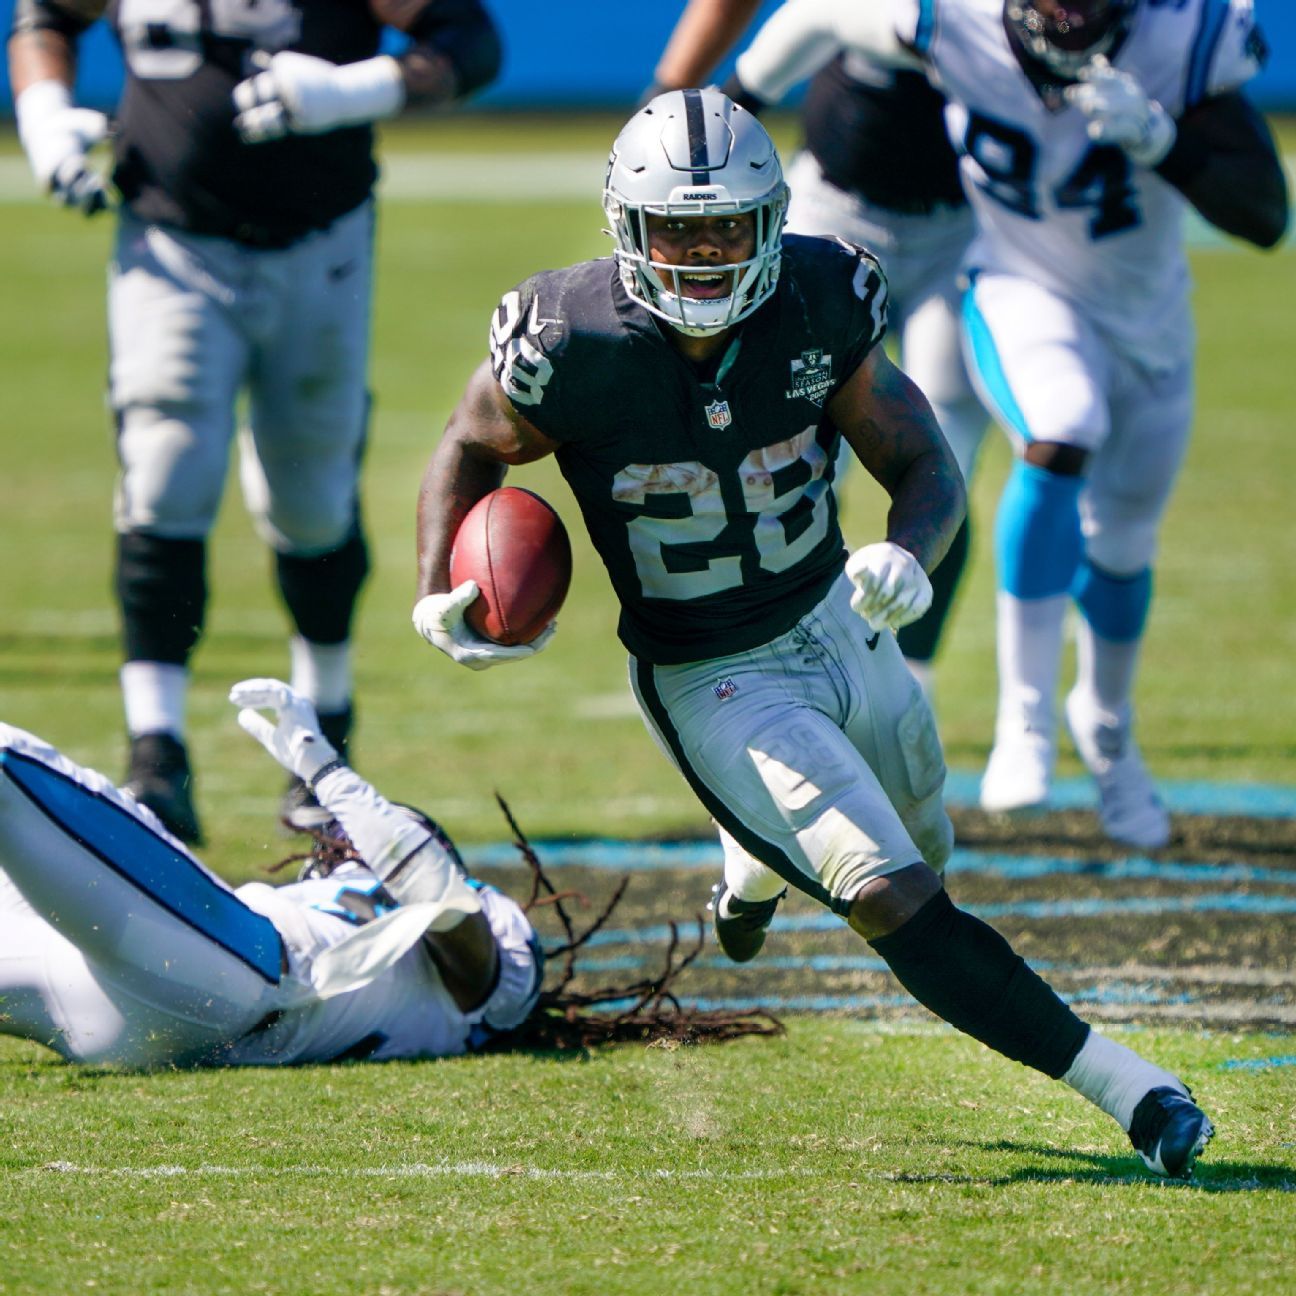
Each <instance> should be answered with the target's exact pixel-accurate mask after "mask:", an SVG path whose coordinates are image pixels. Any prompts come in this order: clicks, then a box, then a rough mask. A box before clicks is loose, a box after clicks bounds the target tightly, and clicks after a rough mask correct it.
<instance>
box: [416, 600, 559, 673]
mask: <svg viewBox="0 0 1296 1296" xmlns="http://www.w3.org/2000/svg"><path fill="white" fill-rule="evenodd" d="M480 593H481V590H480V589H479V588H478V586H477V582H476V581H472V580H466V581H464V582H463V584H462V585H457V586H455V588H454V589H452V590H450V591H449V593H447V594H426V595H424V596H423V598H421V599H419V601H418V602H417V603H415V604H414V618H413V619H414V629H415V630H417V631H418V632H419V634H421V635H422V636H423V638H424V639H426V640H427V641H428V643H430V644H431V645H432V646H433V647H434V648H440V649H441V651H442V652H443V653H445V655H446V656H447V657H449V658H451V659H452V660H453V661H456V662H458V663H459V665H460V666H467V667H468V669H469V670H487V669H489V668H490V667H491V666H500V665H503V664H504V663H505V662H512V661H521V660H522V658H524V657H534V656H535V655H536V653H538V652H540V650H541V649H542V648H544V647H545V646H546V645H547V644H548V642H549V640H550V639H552V638H553V637H554V631H556V630H557V629H558V623H557V622H556V621H555V622H553V623H552V624H551V625H548V626H546V627H545V629H544V630H542V631H541V632H540V634H539V635H538V636H537V637H536V638H535V639H532V640H531V642H530V643H527V644H514V645H505V644H497V643H495V642H494V641H493V640H490V639H483V638H482V637H481V635H479V634H477V633H476V632H475V631H474V630H473V629H472V627H471V626H469V625H468V623H467V622H466V621H465V620H464V613H465V612H466V611H467V610H468V605H469V604H470V603H471V602H472V601H473V599H475V598H476V597H477V596H478V595H479V594H480Z"/></svg>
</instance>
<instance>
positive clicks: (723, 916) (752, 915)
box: [707, 882, 787, 963]
mask: <svg viewBox="0 0 1296 1296" xmlns="http://www.w3.org/2000/svg"><path fill="white" fill-rule="evenodd" d="M785 895H787V889H786V888H784V889H783V890H782V891H780V892H779V893H778V895H776V896H774V897H773V898H772V899H770V900H739V899H738V897H737V896H735V895H733V894H731V893H730V891H729V889H728V887H726V886H725V884H724V883H723V882H717V883H716V885H715V886H713V887H712V888H711V903H710V904H709V905H708V906H707V907H708V908H709V909H710V910H711V912H712V914H713V915H714V923H715V934H716V940H717V941H718V942H719V943H720V948H721V949H722V950H724V952H725V954H726V955H727V956H728V957H729V958H730V959H731V960H732V961H733V962H734V963H749V962H751V960H752V959H754V958H755V957H756V955H757V954H759V953H760V952H761V946H762V945H764V944H765V933H766V932H767V931H768V930H769V925H770V923H772V922H773V921H774V911H775V910H776V909H777V908H778V906H779V901H780V900H782V899H783V897H784V896H785Z"/></svg>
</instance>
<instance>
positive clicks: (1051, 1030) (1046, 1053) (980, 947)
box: [869, 890, 1089, 1079]
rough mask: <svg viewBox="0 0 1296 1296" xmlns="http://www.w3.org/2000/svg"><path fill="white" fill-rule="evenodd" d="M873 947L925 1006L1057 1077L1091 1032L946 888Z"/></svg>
mask: <svg viewBox="0 0 1296 1296" xmlns="http://www.w3.org/2000/svg"><path fill="white" fill-rule="evenodd" d="M869 944H870V945H872V947H873V948H874V949H875V950H877V952H878V953H879V954H880V955H881V956H882V957H883V958H884V959H886V961H887V966H888V967H890V969H891V971H892V972H894V973H895V975H896V978H897V979H898V980H899V982H900V984H901V985H903V986H904V988H905V989H906V990H908V991H909V993H910V994H911V995H913V997H914V998H915V999H917V1000H918V1002H919V1003H920V1004H922V1005H923V1006H924V1007H926V1008H930V1009H931V1011H932V1012H934V1013H935V1014H936V1015H937V1016H938V1017H943V1018H944V1019H945V1020H946V1021H947V1022H949V1023H950V1025H951V1026H957V1027H958V1029H959V1030H961V1031H963V1032H965V1033H966V1034H968V1035H971V1036H972V1038H973V1039H978V1040H980V1041H981V1043H983V1044H987V1045H989V1047H990V1048H992V1049H994V1050H995V1051H996V1052H998V1053H1002V1054H1003V1055H1004V1056H1005V1057H1010V1058H1012V1059H1013V1060H1014V1061H1016V1062H1023V1063H1025V1065H1026V1066H1029V1067H1034V1068H1035V1069H1036V1070H1037V1071H1043V1072H1044V1074H1045V1075H1048V1076H1052V1077H1053V1078H1054V1079H1057V1078H1059V1077H1060V1076H1062V1075H1063V1074H1065V1072H1066V1071H1067V1069H1068V1068H1069V1067H1070V1066H1071V1063H1072V1062H1074V1061H1075V1057H1076V1054H1077V1053H1079V1052H1080V1047H1081V1045H1083V1044H1084V1042H1085V1037H1086V1036H1087V1035H1088V1034H1089V1027H1088V1025H1087V1024H1086V1023H1085V1022H1083V1021H1081V1020H1080V1018H1079V1017H1077V1016H1076V1015H1075V1013H1073V1012H1072V1011H1071V1009H1070V1008H1068V1007H1067V1006H1066V1004H1064V1003H1063V1002H1062V1000H1061V999H1059V998H1058V997H1057V994H1056V993H1055V992H1054V991H1053V989H1052V988H1051V987H1050V986H1049V985H1048V984H1047V982H1045V981H1044V980H1043V979H1042V978H1041V977H1039V976H1037V975H1036V974H1035V973H1034V972H1032V971H1031V969H1030V968H1028V967H1027V966H1026V963H1025V961H1024V960H1023V959H1022V958H1021V956H1020V955H1018V954H1015V953H1014V952H1013V949H1012V946H1010V945H1009V944H1008V942H1007V941H1006V940H1004V938H1003V937H1002V936H1000V935H999V933H998V932H997V931H995V929H994V928H993V927H990V926H988V925H987V924H986V923H983V922H982V921H981V920H980V919H979V918H974V917H973V916H972V915H971V914H969V913H964V911H963V910H962V909H959V908H957V907H956V906H955V904H954V902H953V901H952V900H951V899H950V898H949V894H948V893H947V892H945V891H943V890H942V891H940V892H939V893H937V894H936V895H934V896H933V897H932V898H931V899H930V900H928V901H927V903H926V904H925V905H923V907H922V908H921V909H919V910H918V912H917V913H916V914H914V916H913V917H912V918H910V919H909V921H908V922H906V923H905V924H904V926H902V927H900V928H899V929H898V930H896V931H893V932H892V933H891V934H890V935H889V936H879V937H878V938H877V939H876V940H873V941H870V942H869Z"/></svg>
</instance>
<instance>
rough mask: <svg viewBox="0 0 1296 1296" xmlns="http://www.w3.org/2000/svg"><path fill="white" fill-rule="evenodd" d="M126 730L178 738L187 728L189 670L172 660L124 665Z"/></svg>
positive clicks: (123, 682) (127, 663)
mask: <svg viewBox="0 0 1296 1296" xmlns="http://www.w3.org/2000/svg"><path fill="white" fill-rule="evenodd" d="M121 689H122V702H123V703H124V704H125V708H126V732H127V733H128V734H130V736H131V737H132V738H138V737H139V735H140V734H146V733H169V734H174V735H175V736H176V737H177V738H179V737H180V736H181V735H183V733H184V728H185V700H186V698H187V696H188V692H189V670H188V668H187V667H185V666H177V665H175V663H173V662H151V661H128V662H126V663H125V664H124V665H123V666H122V668H121Z"/></svg>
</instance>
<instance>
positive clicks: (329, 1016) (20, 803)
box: [0, 680, 544, 1067]
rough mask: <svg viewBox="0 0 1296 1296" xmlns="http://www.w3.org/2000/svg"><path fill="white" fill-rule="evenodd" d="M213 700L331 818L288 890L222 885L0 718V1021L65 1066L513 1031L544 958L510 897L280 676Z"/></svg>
mask: <svg viewBox="0 0 1296 1296" xmlns="http://www.w3.org/2000/svg"><path fill="white" fill-rule="evenodd" d="M230 699H231V701H233V702H234V704H235V705H236V706H239V707H242V708H244V710H242V711H241V713H240V715H239V723H240V724H242V725H243V727H244V728H245V729H246V730H248V732H249V733H251V734H252V735H253V737H255V738H256V739H257V740H258V741H260V742H261V743H263V744H264V745H265V747H266V748H267V750H268V751H269V752H270V754H271V755H272V756H274V758H275V759H276V760H277V761H278V762H279V763H280V764H281V765H283V767H284V768H285V769H287V770H289V771H291V773H292V774H293V775H295V776H296V777H298V778H300V779H302V780H303V781H304V782H305V783H307V784H308V785H309V786H310V787H311V788H312V790H313V791H314V792H315V793H316V795H317V796H318V800H319V804H320V805H321V806H322V807H323V808H324V810H325V811H326V813H327V814H328V815H330V816H334V817H335V822H334V823H333V824H332V825H331V831H330V832H329V833H322V832H321V833H320V834H319V843H320V844H319V845H318V846H317V849H316V852H315V854H314V855H312V857H311V858H310V859H309V861H308V866H307V868H306V869H304V870H303V876H302V878H301V879H300V880H299V881H297V882H295V883H290V884H289V885H287V886H268V885H266V884H265V883H264V882H250V883H247V884H246V885H244V886H241V887H239V888H238V890H237V891H235V890H231V889H230V888H229V887H227V886H226V885H225V884H224V883H223V882H222V881H220V879H219V878H217V877H216V876H215V875H214V874H212V873H211V872H209V871H208V870H207V869H206V868H204V867H203V865H202V863H201V862H200V861H199V860H198V859H197V858H196V857H195V856H194V855H192V854H191V853H190V852H189V851H188V850H186V849H185V847H184V846H183V845H182V844H181V843H180V842H179V841H178V840H177V839H176V838H175V837H173V836H172V835H171V834H170V833H168V832H167V831H166V830H165V829H164V828H163V826H162V824H161V823H160V821H159V820H158V819H157V818H156V817H155V816H154V815H153V814H152V813H151V812H150V811H149V810H147V809H144V808H141V805H140V803H138V802H137V801H136V800H135V798H134V797H133V796H131V795H130V794H129V793H123V792H121V791H119V790H118V789H117V788H115V787H113V786H112V784H111V783H109V781H108V780H107V779H105V778H104V777H103V776H102V775H101V774H97V773H95V772H94V771H93V770H88V769H83V768H82V767H80V766H78V765H75V764H74V763H73V762H72V761H70V760H68V759H67V758H66V757H64V756H62V755H61V754H59V753H58V752H56V751H55V750H54V749H53V748H52V747H50V746H48V745H47V744H45V743H43V742H41V740H40V739H38V738H36V737H34V736H33V735H31V734H29V733H25V732H24V731H22V730H21V729H15V728H12V727H11V726H9V725H3V724H0V1032H3V1033H4V1034H7V1035H17V1036H20V1037H22V1038H24V1039H30V1040H35V1041H36V1042H37V1043H39V1044H45V1045H47V1046H49V1047H50V1048H52V1049H53V1050H54V1051H55V1052H57V1053H59V1054H60V1055H61V1056H62V1057H64V1058H67V1059H68V1060H69V1061H74V1062H88V1063H95V1064H105V1063H113V1064H116V1065H121V1066H128V1067H160V1066H198V1065H207V1066H213V1065H219V1066H239V1065H270V1064H281V1063H282V1064H287V1063H294V1062H326V1061H338V1060H342V1059H361V1058H372V1059H374V1060H385V1059H390V1058H412V1057H441V1056H445V1055H447V1054H455V1053H463V1052H465V1051H466V1050H468V1049H472V1048H480V1047H482V1046H483V1045H484V1044H486V1043H487V1042H489V1041H490V1040H492V1039H494V1038H495V1037H496V1036H498V1035H499V1034H501V1033H507V1032H508V1031H510V1030H511V1029H513V1028H514V1027H517V1026H519V1025H521V1023H522V1022H524V1021H525V1020H526V1019H527V1017H528V1016H529V1015H530V1014H531V1012H532V1010H533V1009H534V1007H535V1005H536V1003H537V1000H538V997H539V994H540V983H541V979H542V976H543V966H544V960H543V957H542V956H541V954H540V948H539V943H538V941H537V938H536V934H535V932H534V930H533V929H532V927H531V924H530V922H529V921H528V920H527V918H526V916H525V914H524V913H523V912H522V910H521V909H520V908H519V907H518V905H516V904H515V903H514V902H513V901H512V900H511V899H509V898H508V896H506V895H504V894H503V893H501V892H499V891H497V890H495V889H494V888H493V887H488V886H483V885H481V884H480V883H477V882H475V881H473V880H471V879H470V878H468V876H467V874H466V873H465V871H464V868H463V865H462V863H461V862H460V860H459V855H458V852H457V851H456V850H455V848H454V846H453V845H452V844H451V842H450V840H449V839H448V838H447V837H446V836H445V834H444V833H443V832H442V831H441V830H440V828H438V827H437V825H436V824H435V823H433V822H432V821H431V820H430V819H428V818H427V817H426V816H425V815H422V814H421V813H419V812H417V811H412V810H410V809H409V808H408V807H402V806H397V805H393V804H392V803H391V802H389V801H387V800H386V799H384V798H383V797H382V796H380V795H379V794H378V792H376V791H375V790H374V788H373V787H371V786H370V785H369V784H368V783H366V782H365V781H364V780H363V779H362V778H360V777H359V776H358V775H357V774H356V773H355V772H354V771H353V770H351V769H349V768H348V767H347V766H346V765H345V764H344V763H343V762H342V760H341V759H340V758H339V756H338V753H337V752H336V751H335V750H334V748H333V747H332V746H330V744H329V742H328V740H327V739H326V738H325V737H324V735H323V733H322V732H321V731H320V728H319V724H318V721H317V719H316V716H315V711H314V708H313V707H312V706H311V704H310V703H309V702H308V701H307V700H306V699H305V698H302V697H299V696H298V695H297V694H295V693H294V692H293V691H292V690H291V689H290V688H289V687H288V686H287V685H286V684H283V683H281V682H279V681H278V680H246V681H244V682H243V683H242V684H237V685H235V687H234V688H233V690H232V691H231V693H230ZM263 710H264V711H268V712H269V713H270V716H271V717H273V719H271V718H267V717H266V716H265V715H263V714H261V712H262V711H263Z"/></svg>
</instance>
